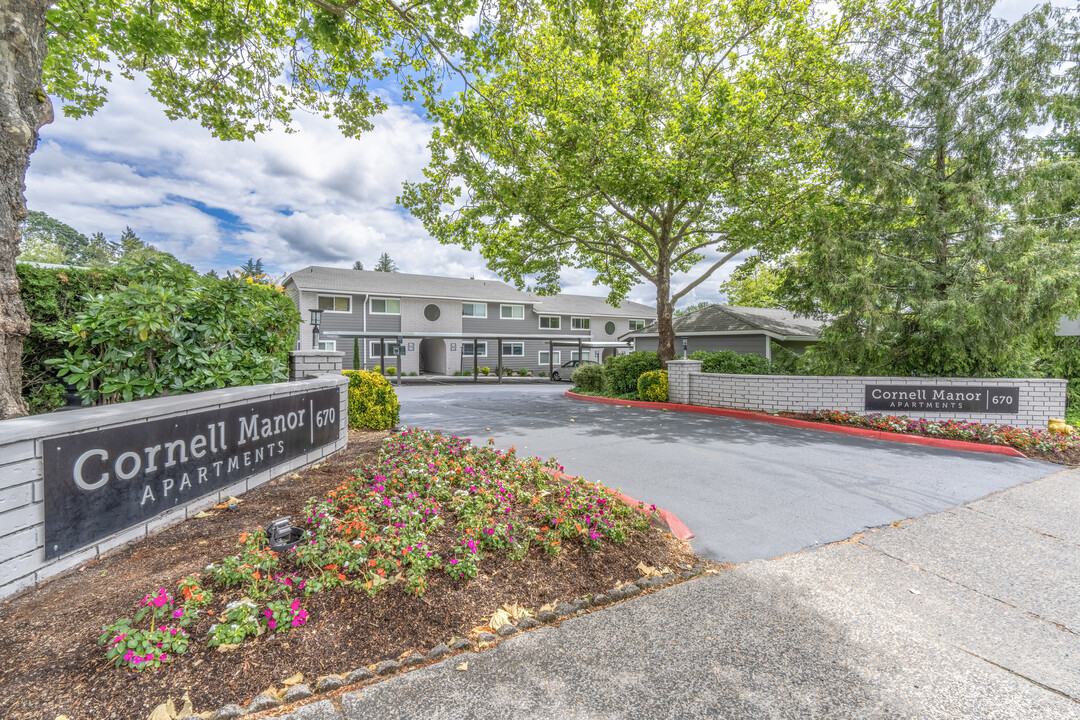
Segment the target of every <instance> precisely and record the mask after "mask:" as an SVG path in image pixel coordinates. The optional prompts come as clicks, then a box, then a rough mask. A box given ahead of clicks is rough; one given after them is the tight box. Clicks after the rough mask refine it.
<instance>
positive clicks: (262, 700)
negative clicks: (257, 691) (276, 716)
mask: <svg viewBox="0 0 1080 720" xmlns="http://www.w3.org/2000/svg"><path fill="white" fill-rule="evenodd" d="M280 704H281V700H279V699H278V697H277V695H271V694H270V693H262V694H261V695H256V696H255V699H254V700H252V701H251V702H250V703H248V706H247V711H248V713H249V714H250V713H257V712H262V711H263V710H269V709H270V708H276V707H277V706H278V705H280Z"/></svg>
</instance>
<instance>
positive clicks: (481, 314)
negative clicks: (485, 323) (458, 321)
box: [461, 303, 487, 318]
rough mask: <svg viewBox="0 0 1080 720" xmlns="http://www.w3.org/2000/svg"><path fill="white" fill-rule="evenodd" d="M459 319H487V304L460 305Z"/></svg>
mask: <svg viewBox="0 0 1080 720" xmlns="http://www.w3.org/2000/svg"><path fill="white" fill-rule="evenodd" d="M461 317H475V318H486V317H487V303H461Z"/></svg>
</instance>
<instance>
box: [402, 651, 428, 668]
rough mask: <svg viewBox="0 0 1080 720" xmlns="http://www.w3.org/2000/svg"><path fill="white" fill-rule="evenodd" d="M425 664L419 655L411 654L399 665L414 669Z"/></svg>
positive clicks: (424, 660) (423, 658) (424, 659)
mask: <svg viewBox="0 0 1080 720" xmlns="http://www.w3.org/2000/svg"><path fill="white" fill-rule="evenodd" d="M426 662H427V658H426V657H424V656H423V655H421V654H420V653H413V654H412V655H409V656H408V657H406V658H405V659H404V660H402V661H401V664H402V665H404V666H405V667H416V666H417V665H423V664H424V663H426Z"/></svg>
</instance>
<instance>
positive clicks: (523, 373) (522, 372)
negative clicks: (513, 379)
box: [517, 368, 529, 377]
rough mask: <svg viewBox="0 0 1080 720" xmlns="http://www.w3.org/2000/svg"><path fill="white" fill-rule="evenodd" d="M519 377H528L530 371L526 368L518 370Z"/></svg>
mask: <svg viewBox="0 0 1080 720" xmlns="http://www.w3.org/2000/svg"><path fill="white" fill-rule="evenodd" d="M517 372H518V377H528V375H529V371H528V370H526V369H525V368H518V371H517Z"/></svg>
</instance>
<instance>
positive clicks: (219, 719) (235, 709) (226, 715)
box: [210, 705, 244, 720]
mask: <svg viewBox="0 0 1080 720" xmlns="http://www.w3.org/2000/svg"><path fill="white" fill-rule="evenodd" d="M243 716H244V708H242V707H240V706H239V705H226V706H225V707H223V708H220V709H219V710H218V711H217V712H216V713H214V714H213V715H211V716H210V720H236V718H239V717H243Z"/></svg>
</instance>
